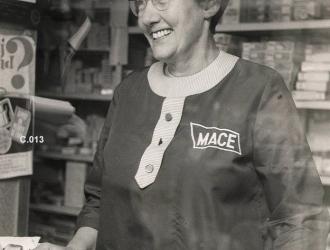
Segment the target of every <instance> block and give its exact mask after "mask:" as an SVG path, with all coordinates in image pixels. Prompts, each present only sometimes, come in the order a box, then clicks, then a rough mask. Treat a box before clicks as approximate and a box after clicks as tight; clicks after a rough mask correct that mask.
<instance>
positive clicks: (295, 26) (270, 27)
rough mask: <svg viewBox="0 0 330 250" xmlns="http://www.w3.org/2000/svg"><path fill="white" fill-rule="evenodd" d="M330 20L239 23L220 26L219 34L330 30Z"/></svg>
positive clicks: (218, 28)
mask: <svg viewBox="0 0 330 250" xmlns="http://www.w3.org/2000/svg"><path fill="white" fill-rule="evenodd" d="M329 28H330V20H308V21H291V22H269V23H239V24H230V25H229V24H226V25H221V24H220V25H218V26H217V27H216V31H217V32H256V31H267V32H269V31H288V30H291V31H294V30H314V31H315V30H318V29H319V30H321V29H329Z"/></svg>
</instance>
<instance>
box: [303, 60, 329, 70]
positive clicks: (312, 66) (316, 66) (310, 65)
mask: <svg viewBox="0 0 330 250" xmlns="http://www.w3.org/2000/svg"><path fill="white" fill-rule="evenodd" d="M301 71H302V72H309V71H313V72H324V71H329V72H330V62H307V61H304V62H302V64H301Z"/></svg>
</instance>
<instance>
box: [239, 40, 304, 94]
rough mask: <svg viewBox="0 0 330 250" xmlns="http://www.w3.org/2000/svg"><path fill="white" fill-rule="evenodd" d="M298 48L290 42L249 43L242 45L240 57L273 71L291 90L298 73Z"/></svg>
mask: <svg viewBox="0 0 330 250" xmlns="http://www.w3.org/2000/svg"><path fill="white" fill-rule="evenodd" d="M299 48H300V46H299V45H297V44H295V43H294V42H291V41H267V42H252V43H251V42H249V43H243V52H242V57H243V58H244V59H247V60H251V61H254V62H256V63H260V64H264V65H266V66H268V67H271V68H273V69H275V70H276V71H278V72H279V73H280V74H281V75H282V77H283V79H284V81H285V83H286V84H287V87H288V88H289V89H292V83H293V81H294V79H295V77H296V74H297V72H298V64H297V62H298V61H299V56H297V55H299Z"/></svg>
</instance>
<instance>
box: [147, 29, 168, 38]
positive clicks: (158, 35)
mask: <svg viewBox="0 0 330 250" xmlns="http://www.w3.org/2000/svg"><path fill="white" fill-rule="evenodd" d="M172 31H173V30H171V29H162V30H158V31H156V32H152V33H151V37H152V39H153V40H157V39H160V38H163V37H166V36H168V35H169V34H171V33H172Z"/></svg>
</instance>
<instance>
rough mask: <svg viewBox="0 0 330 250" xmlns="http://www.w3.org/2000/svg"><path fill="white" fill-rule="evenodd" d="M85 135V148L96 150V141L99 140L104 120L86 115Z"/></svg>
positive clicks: (96, 116)
mask: <svg viewBox="0 0 330 250" xmlns="http://www.w3.org/2000/svg"><path fill="white" fill-rule="evenodd" d="M86 124H87V133H86V138H85V143H84V144H85V146H86V147H89V148H92V149H93V150H94V151H95V150H96V144H97V141H98V140H99V138H100V135H101V131H102V127H103V124H104V118H103V117H101V116H98V115H94V114H92V115H88V116H87V118H86Z"/></svg>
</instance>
